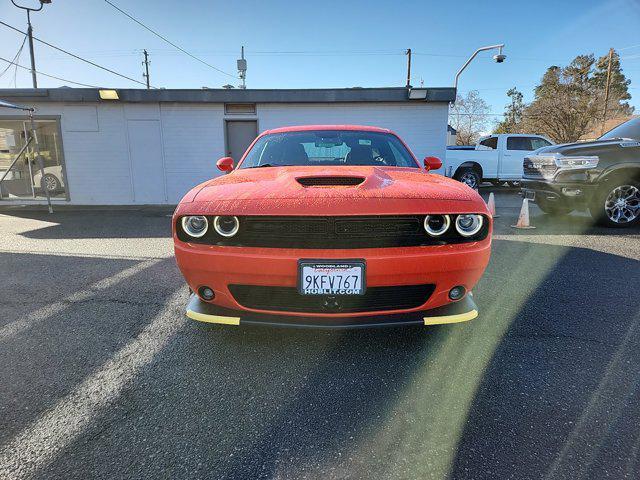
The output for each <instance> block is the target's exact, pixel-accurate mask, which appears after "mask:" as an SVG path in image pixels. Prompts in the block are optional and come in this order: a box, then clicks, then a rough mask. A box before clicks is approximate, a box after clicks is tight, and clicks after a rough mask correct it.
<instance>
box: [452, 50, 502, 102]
mask: <svg viewBox="0 0 640 480" xmlns="http://www.w3.org/2000/svg"><path fill="white" fill-rule="evenodd" d="M496 48H497V49H498V53H497V54H496V55H494V56H493V59H494V60H495V62H496V63H502V62H504V61H505V60H506V58H507V56H506V55H504V54H503V53H502V49H503V48H504V43H500V44H498V45H488V46H486V47H480V48H479V49H477V50H476V51H475V52H473V55H471V56H470V57H469V60H467V61H466V62H465V64H464V65H462V68H461V69H460V70H458V73H456V79H455V81H454V83H453V88H455V89H456V92H457V90H458V78H460V74H461V73H462V72H463V71H464V69H465V68H467V66H468V65H469V64H470V63H471V61H472V60H473V59H474V58H476V55H478V54H479V53H480V52H484V51H486V50H493V49H496Z"/></svg>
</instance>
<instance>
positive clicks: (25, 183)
mask: <svg viewBox="0 0 640 480" xmlns="http://www.w3.org/2000/svg"><path fill="white" fill-rule="evenodd" d="M36 130H37V134H38V142H39V145H40V156H41V157H42V161H43V164H44V172H43V171H42V169H41V168H40V162H38V160H37V158H36V154H35V145H34V143H33V141H31V142H30V143H29V145H28V146H27V147H26V148H24V146H25V144H26V143H27V140H28V139H29V138H30V137H31V127H30V125H29V122H28V121H26V120H1V119H0V178H2V177H3V176H4V180H3V181H2V182H1V183H0V199H11V198H44V197H45V195H46V192H45V189H47V190H48V191H49V194H50V195H51V197H52V198H62V199H64V198H66V196H67V182H66V179H65V175H64V159H63V156H62V142H61V139H60V133H59V132H60V129H59V127H58V122H57V121H56V120H36ZM43 173H44V174H43ZM5 174H6V175H5Z"/></svg>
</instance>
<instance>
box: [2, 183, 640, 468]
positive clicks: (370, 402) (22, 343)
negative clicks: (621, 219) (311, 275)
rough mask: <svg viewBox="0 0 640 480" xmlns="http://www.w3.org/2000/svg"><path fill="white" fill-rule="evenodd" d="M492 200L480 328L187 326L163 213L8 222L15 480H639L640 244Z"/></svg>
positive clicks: (5, 368)
mask: <svg viewBox="0 0 640 480" xmlns="http://www.w3.org/2000/svg"><path fill="white" fill-rule="evenodd" d="M497 192H498V193H497V198H496V199H497V204H498V213H499V214H500V218H498V219H496V229H495V235H494V246H493V254H492V259H491V263H490V265H489V267H488V269H487V272H486V274H485V276H484V278H483V279H482V281H481V282H480V284H479V285H478V286H477V288H476V289H475V298H476V301H477V303H478V305H479V307H480V314H481V316H480V317H479V318H478V319H476V320H474V321H473V322H470V323H466V324H458V325H450V326H439V327H432V328H394V329H379V330H367V331H363V330H356V331H337V332H336V331H310V330H285V329H269V328H258V327H253V328H242V327H219V326H210V325H205V324H200V323H197V322H193V321H191V320H188V319H187V318H186V317H185V316H184V305H185V303H186V300H187V290H186V287H185V285H184V282H183V280H182V278H181V275H180V273H179V271H178V269H177V267H176V265H175V262H174V259H173V257H172V242H171V238H170V221H169V218H168V217H167V214H169V213H170V212H168V211H159V210H148V209H141V210H138V211H106V210H87V211H60V212H58V213H55V214H53V215H48V214H47V213H43V212H37V211H29V210H20V209H16V210H10V211H7V210H5V211H3V212H0V231H1V232H2V235H0V313H1V315H0V363H1V364H2V368H1V369H0V478H7V479H17V478H41V479H58V478H60V479H62V478H64V479H86V478H109V479H118V478H123V479H124V478H154V479H155V478H229V479H240V478H278V479H290V478H310V479H315V478H322V479H326V478H399V479H400V478H402V479H405V478H406V479H410V478H422V479H431V478H433V479H440V478H456V479H458V478H459V479H484V478H487V479H488V478H491V479H493V478H501V479H506V478H545V479H569V478H570V479H581V478H593V479H603V478H615V479H620V478H638V477H640V458H639V455H640V453H639V452H640V388H639V386H640V303H639V295H638V293H639V289H638V286H639V281H640V229H638V228H635V229H633V230H630V231H619V230H608V229H601V228H597V227H594V226H593V225H592V224H591V222H590V220H589V217H587V216H586V215H580V214H577V215H576V214H574V215H572V216H570V217H568V218H565V219H553V218H551V217H547V216H545V215H543V214H542V213H541V212H540V211H539V210H538V209H537V207H535V206H533V207H532V209H531V213H532V221H533V224H534V225H535V226H536V227H537V228H536V229H535V230H524V231H517V230H514V229H511V228H510V227H509V225H510V224H512V223H514V222H515V219H516V217H517V214H518V210H519V207H520V199H519V198H518V197H517V196H516V195H515V191H509V190H499V191H497ZM483 193H484V196H485V197H486V194H487V193H486V192H483Z"/></svg>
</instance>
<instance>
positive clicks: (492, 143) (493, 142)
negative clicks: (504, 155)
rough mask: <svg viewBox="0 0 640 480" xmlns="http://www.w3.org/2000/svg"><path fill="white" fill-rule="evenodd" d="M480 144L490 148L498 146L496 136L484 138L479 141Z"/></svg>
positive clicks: (493, 148)
mask: <svg viewBox="0 0 640 480" xmlns="http://www.w3.org/2000/svg"><path fill="white" fill-rule="evenodd" d="M480 145H482V146H484V147H487V148H490V149H491V150H495V149H496V148H498V137H489V138H485V139H484V140H482V141H481V142H480Z"/></svg>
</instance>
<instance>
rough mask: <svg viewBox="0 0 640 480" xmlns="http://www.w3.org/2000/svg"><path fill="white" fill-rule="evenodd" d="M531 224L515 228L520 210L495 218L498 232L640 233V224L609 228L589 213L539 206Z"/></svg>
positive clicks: (532, 215) (544, 233)
mask: <svg viewBox="0 0 640 480" xmlns="http://www.w3.org/2000/svg"><path fill="white" fill-rule="evenodd" d="M530 212H531V213H530V220H531V225H532V226H534V227H535V228H534V229H522V230H521V229H515V228H511V225H513V224H515V223H516V221H517V219H518V212H515V214H514V215H512V216H508V215H501V216H500V217H498V218H496V219H495V220H494V229H496V230H497V231H496V233H500V232H505V233H512V234H522V235H606V236H629V235H639V234H640V224H638V225H633V226H631V227H627V228H609V227H604V226H601V225H598V224H597V223H595V222H594V220H593V219H592V218H591V217H590V216H589V215H587V214H584V213H572V214H570V215H565V216H554V215H547V214H544V213H542V212H540V211H539V210H538V209H537V208H535V209H534V207H531V211H530Z"/></svg>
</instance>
